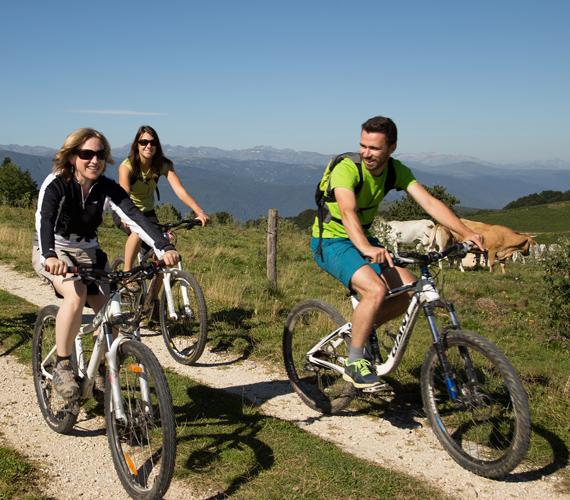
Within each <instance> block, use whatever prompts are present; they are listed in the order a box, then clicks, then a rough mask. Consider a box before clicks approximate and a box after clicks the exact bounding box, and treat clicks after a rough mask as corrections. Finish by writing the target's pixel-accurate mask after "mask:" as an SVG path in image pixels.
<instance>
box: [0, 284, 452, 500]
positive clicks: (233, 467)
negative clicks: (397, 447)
mask: <svg viewBox="0 0 570 500" xmlns="http://www.w3.org/2000/svg"><path fill="white" fill-rule="evenodd" d="M36 310H37V309H36V308H35V307H34V306H32V305H30V304H29V303H27V302H25V301H23V300H21V299H19V298H17V297H14V296H13V295H10V294H8V293H5V292H2V291H0V355H2V354H6V353H10V354H13V355H15V356H17V357H18V358H19V359H20V360H21V361H22V362H25V363H29V359H30V350H31V331H32V329H33V323H34V320H35V312H36ZM168 382H169V385H170V388H171V392H172V396H173V403H174V408H175V413H176V419H177V424H178V427H177V438H178V454H177V461H176V471H175V477H177V478H178V479H179V480H185V481H188V482H190V483H191V484H193V485H195V486H194V487H193V488H192V489H193V490H195V491H202V492H208V494H210V493H211V494H212V495H214V494H219V495H220V497H225V496H230V495H231V496H232V497H233V498H244V499H245V498H247V499H250V498H357V497H361V496H362V495H364V496H365V497H371V498H410V497H414V498H441V497H443V495H442V494H441V493H440V492H438V491H437V490H436V489H434V488H432V487H430V486H428V485H426V484H425V483H423V482H421V481H418V480H416V479H414V478H411V477H410V476H407V475H406V474H400V473H397V472H394V471H391V470H386V469H383V468H381V467H378V466H375V465H373V464H371V463H368V462H366V461H364V460H360V459H357V458H355V457H353V456H351V455H349V454H347V453H344V452H342V451H340V450H339V449H338V448H337V447H335V446H334V445H332V444H329V443H326V442H323V441H322V440H320V439H318V438H317V437H314V436H312V435H310V434H308V433H305V432H303V431H302V430H300V429H298V428H297V427H296V426H295V425H293V424H291V423H289V422H284V421H281V420H278V419H275V418H271V417H267V416H265V415H263V414H262V413H261V412H260V411H259V410H258V409H257V408H255V407H253V406H251V405H250V404H248V403H247V402H244V401H243V400H242V398H240V397H237V396H232V395H229V394H228V393H226V392H223V391H220V390H215V389H210V388H207V387H203V386H201V385H199V384H197V383H195V382H193V381H192V380H190V379H188V378H186V377H182V376H179V375H176V374H173V373H168ZM4 469H5V470H6V475H5V477H6V481H5V482H4V481H3V477H4V476H2V478H0V498H4V497H6V498H12V497H13V496H16V497H18V496H19V494H20V493H22V496H26V495H28V493H29V494H30V495H31V496H32V497H33V496H37V494H38V493H37V491H35V490H34V491H31V492H28V491H27V490H25V489H23V488H24V487H25V486H26V485H27V483H28V482H26V483H25V484H24V482H23V481H22V482H21V483H20V484H21V486H18V483H19V482H20V479H19V477H20V476H19V475H20V474H21V472H22V471H27V472H26V473H30V471H33V470H34V469H33V467H32V466H31V465H30V464H29V463H27V462H24V461H21V459H19V458H18V455H17V453H15V452H14V451H13V450H7V451H6V455H3V454H2V449H1V448H0V474H3V470H4ZM13 488H20V489H16V490H14V489H13Z"/></svg>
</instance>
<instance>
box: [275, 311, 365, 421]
mask: <svg viewBox="0 0 570 500" xmlns="http://www.w3.org/2000/svg"><path fill="white" fill-rule="evenodd" d="M345 323H346V320H345V319H344V318H343V316H342V315H341V314H340V313H339V312H338V311H337V310H336V309H335V308H334V307H332V306H331V305H329V304H327V303H326V302H323V301H321V300H307V301H304V302H301V303H299V304H297V305H296V306H295V307H294V308H293V310H292V311H291V313H290V314H289V316H288V317H287V321H286V323H285V328H284V330H283V360H284V362H285V370H286V371H287V376H288V377H289V381H290V382H291V386H292V387H293V389H294V391H295V392H296V393H297V394H298V395H299V397H300V398H301V399H302V400H303V402H304V403H305V404H306V405H307V406H309V407H310V408H312V409H313V410H316V411H319V412H321V413H324V414H332V413H336V412H339V411H341V410H342V409H344V408H346V406H348V405H349V404H350V402H351V401H352V400H353V399H354V398H355V397H356V390H355V389H354V386H353V385H352V384H350V383H349V382H346V381H344V380H343V378H342V373H340V372H338V371H336V370H333V369H330V368H326V367H322V366H320V365H316V364H313V363H311V362H310V361H309V360H308V359H307V352H308V350H309V349H311V348H312V347H314V346H315V345H316V344H317V343H318V342H319V341H320V340H321V339H322V338H324V336H325V335H326V334H328V333H329V332H332V331H334V330H335V329H337V328H338V327H339V326H342V325H344V324H345ZM336 339H337V340H341V342H340V344H339V345H336V346H334V345H333V344H332V343H328V344H326V345H325V346H324V349H322V350H320V351H319V353H318V354H317V355H318V356H320V357H322V359H325V360H327V361H329V362H332V363H335V364H337V365H338V366H339V367H341V368H342V369H344V360H345V359H348V350H349V347H350V341H349V340H348V339H347V338H343V339H340V338H339V337H336Z"/></svg>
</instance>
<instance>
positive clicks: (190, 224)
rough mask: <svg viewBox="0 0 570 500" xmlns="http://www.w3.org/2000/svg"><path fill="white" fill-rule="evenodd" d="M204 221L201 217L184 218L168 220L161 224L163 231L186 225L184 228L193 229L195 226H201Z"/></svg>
mask: <svg viewBox="0 0 570 500" xmlns="http://www.w3.org/2000/svg"><path fill="white" fill-rule="evenodd" d="M201 225H202V223H201V222H200V220H199V219H182V220H179V221H176V222H167V223H166V224H159V226H160V227H161V228H162V230H163V231H168V230H169V229H175V228H177V227H179V226H185V227H184V229H192V228H193V227H194V226H201Z"/></svg>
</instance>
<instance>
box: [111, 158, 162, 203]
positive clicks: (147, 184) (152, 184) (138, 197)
mask: <svg viewBox="0 0 570 500" xmlns="http://www.w3.org/2000/svg"><path fill="white" fill-rule="evenodd" d="M123 165H124V166H125V167H127V169H128V170H129V174H130V173H132V171H133V166H132V164H131V161H130V160H129V159H128V158H127V159H126V160H124V161H123V163H121V166H123ZM119 168H120V167H119ZM169 170H172V163H170V162H167V161H165V162H163V163H162V168H161V170H160V173H159V177H160V176H161V175H164V176H166V174H167V173H168V171H169ZM157 182H158V177H155V176H153V175H151V173H150V171H149V172H146V173H144V172H142V171H141V172H140V174H139V178H138V179H137V180H136V181H135V182H133V183H132V184H131V194H130V197H131V200H132V201H133V203H134V204H135V205H136V207H137V208H138V209H139V210H140V211H141V212H149V211H151V210H153V209H154V191H155V190H156V183H157Z"/></svg>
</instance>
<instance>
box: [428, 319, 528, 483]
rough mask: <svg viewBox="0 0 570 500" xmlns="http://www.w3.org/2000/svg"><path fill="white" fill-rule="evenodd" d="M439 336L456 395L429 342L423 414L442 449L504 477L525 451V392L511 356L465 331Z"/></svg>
mask: <svg viewBox="0 0 570 500" xmlns="http://www.w3.org/2000/svg"><path fill="white" fill-rule="evenodd" d="M443 335H444V351H445V357H446V358H447V361H448V363H449V366H450V372H451V373H452V374H453V378H454V380H455V383H456V384H457V389H458V397H457V399H456V400H455V401H452V399H451V398H450V396H449V393H448V390H447V387H446V385H447V384H446V381H445V380H443V378H444V377H443V376H442V372H443V370H442V368H441V364H440V360H439V358H438V355H437V351H436V348H435V346H432V347H431V348H430V349H429V351H428V352H427V354H426V357H425V361H424V363H423V365H422V370H421V390H422V399H423V405H424V411H425V413H426V415H427V418H428V420H429V422H430V424H431V427H432V429H433V431H434V433H435V435H436V436H437V438H438V439H439V442H440V443H441V445H442V446H443V448H444V449H445V450H446V451H447V452H448V453H449V455H451V457H452V458H453V459H454V460H455V461H456V462H457V463H458V464H459V465H461V466H462V467H463V468H465V469H467V470H469V471H471V472H473V473H475V474H477V475H480V476H483V477H487V478H491V479H499V478H501V477H504V476H505V475H506V474H508V473H509V472H510V471H512V470H513V469H514V468H515V467H516V466H517V465H518V464H519V463H520V462H521V461H522V459H523V458H524V456H525V454H526V452H527V450H528V446H529V441H530V409H529V404H528V397H527V394H526V391H525V389H524V387H523V385H522V382H521V380H520V378H519V376H518V375H517V373H516V371H515V369H514V368H513V366H512V365H511V363H510V362H509V360H508V359H507V358H506V357H505V355H504V354H503V353H502V352H501V351H500V350H499V349H498V348H497V347H496V346H495V345H494V344H493V343H492V342H491V341H489V340H487V339H485V338H483V337H481V336H480V335H478V334H476V333H475V332H470V331H464V330H449V331H445V332H444V333H443ZM465 353H468V357H465ZM470 368H471V369H470ZM470 374H471V375H470ZM473 375H475V377H473Z"/></svg>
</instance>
